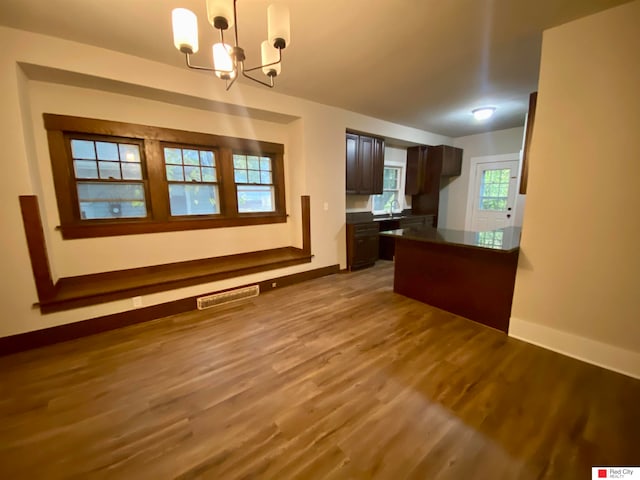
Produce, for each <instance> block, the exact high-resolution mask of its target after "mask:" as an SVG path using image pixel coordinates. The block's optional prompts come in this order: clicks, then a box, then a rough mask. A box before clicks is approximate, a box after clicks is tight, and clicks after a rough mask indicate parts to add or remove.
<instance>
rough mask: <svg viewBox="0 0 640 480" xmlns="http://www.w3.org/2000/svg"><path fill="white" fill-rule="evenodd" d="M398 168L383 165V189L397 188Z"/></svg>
mask: <svg viewBox="0 0 640 480" xmlns="http://www.w3.org/2000/svg"><path fill="white" fill-rule="evenodd" d="M399 171H400V169H399V168H396V167H384V177H383V182H382V188H383V189H384V190H398V180H399Z"/></svg>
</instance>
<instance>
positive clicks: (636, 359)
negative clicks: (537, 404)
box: [509, 317, 640, 379]
mask: <svg viewBox="0 0 640 480" xmlns="http://www.w3.org/2000/svg"><path fill="white" fill-rule="evenodd" d="M509 336H510V337H513V338H517V339H518V340H523V341H525V342H528V343H532V344H534V345H537V346H539V347H543V348H546V349H548V350H553V351H554V352H558V353H561V354H563V355H567V356H568V357H573V358H577V359H578V360H582V361H584V362H587V363H591V364H593V365H597V366H599V367H603V368H606V369H608V370H613V371H614V372H618V373H622V374H623V375H628V376H630V377H633V378H638V379H640V353H638V352H632V351H631V350H625V349H623V348H620V347H615V346H613V345H610V344H608V343H602V342H598V341H596V340H591V339H590V338H585V337H581V336H579V335H575V334H573V333H568V332H563V331H561V330H556V329H555V328H551V327H546V326H544V325H540V324H538V323H533V322H528V321H526V320H521V319H518V318H514V317H511V320H510V321H509Z"/></svg>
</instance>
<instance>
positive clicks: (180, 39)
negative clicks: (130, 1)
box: [171, 0, 291, 90]
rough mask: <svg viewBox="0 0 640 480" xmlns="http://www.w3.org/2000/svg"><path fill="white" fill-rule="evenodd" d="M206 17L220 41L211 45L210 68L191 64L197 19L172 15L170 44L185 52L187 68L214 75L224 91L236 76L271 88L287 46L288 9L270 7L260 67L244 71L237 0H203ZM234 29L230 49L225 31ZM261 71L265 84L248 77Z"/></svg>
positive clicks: (187, 12) (179, 13)
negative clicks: (222, 82) (250, 73)
mask: <svg viewBox="0 0 640 480" xmlns="http://www.w3.org/2000/svg"><path fill="white" fill-rule="evenodd" d="M206 2H207V18H208V20H209V23H210V24H211V26H213V28H215V29H216V30H218V31H219V32H220V41H219V42H218V43H215V44H214V45H213V68H212V67H201V66H197V65H193V64H191V55H193V54H194V53H196V52H197V51H198V18H197V17H196V14H195V13H193V12H192V11H191V10H187V9H186V8H176V9H174V10H173V12H172V13H171V17H172V23H173V44H174V45H175V46H176V48H177V49H178V50H180V51H181V52H182V53H184V55H185V58H186V62H187V66H188V67H189V68H193V69H194V70H206V71H208V72H213V73H215V75H216V76H217V77H218V78H221V79H222V80H224V81H225V82H226V86H227V90H229V88H231V85H233V82H235V81H236V79H237V78H238V74H239V73H240V74H242V75H243V76H244V77H246V78H248V79H250V80H253V81H254V82H257V83H260V84H261V85H265V86H267V87H269V88H273V85H274V83H273V79H274V78H275V77H276V76H277V75H278V74H279V73H280V67H281V63H282V50H283V49H284V48H285V47H286V46H287V45H289V42H290V37H291V34H290V32H289V9H288V8H287V7H286V6H284V5H278V4H273V5H270V6H269V8H267V29H268V37H269V38H268V40H265V41H264V42H262V47H261V53H262V65H259V66H257V67H253V68H245V66H244V61H245V55H244V49H242V48H240V47H239V46H238V13H237V9H236V2H237V0H206ZM231 27H233V37H234V44H233V46H231V45H229V44H227V43H225V41H224V35H225V31H226V30H228V29H229V28H231ZM260 69H262V73H264V74H265V75H266V76H267V78H268V79H269V81H268V82H266V81H264V80H260V79H258V78H255V77H252V76H251V75H248V72H253V71H256V70H260Z"/></svg>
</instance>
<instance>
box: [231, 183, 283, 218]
mask: <svg viewBox="0 0 640 480" xmlns="http://www.w3.org/2000/svg"><path fill="white" fill-rule="evenodd" d="M236 188H237V191H238V212H240V213H249V212H273V211H275V207H274V205H275V201H274V198H273V197H274V194H273V192H274V189H273V187H267V186H258V185H238V186H237V187H236Z"/></svg>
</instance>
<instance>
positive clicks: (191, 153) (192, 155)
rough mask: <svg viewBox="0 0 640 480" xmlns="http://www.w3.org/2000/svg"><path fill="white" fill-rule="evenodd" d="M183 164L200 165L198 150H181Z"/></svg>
mask: <svg viewBox="0 0 640 480" xmlns="http://www.w3.org/2000/svg"><path fill="white" fill-rule="evenodd" d="M182 158H184V164H185V165H200V159H199V154H198V150H182Z"/></svg>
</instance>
